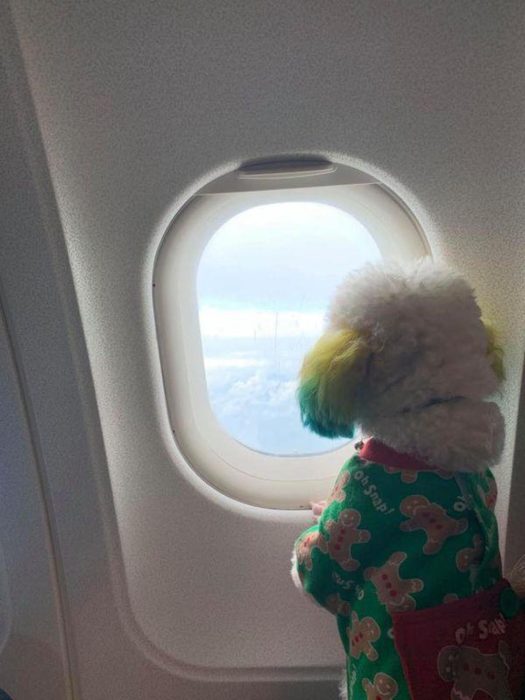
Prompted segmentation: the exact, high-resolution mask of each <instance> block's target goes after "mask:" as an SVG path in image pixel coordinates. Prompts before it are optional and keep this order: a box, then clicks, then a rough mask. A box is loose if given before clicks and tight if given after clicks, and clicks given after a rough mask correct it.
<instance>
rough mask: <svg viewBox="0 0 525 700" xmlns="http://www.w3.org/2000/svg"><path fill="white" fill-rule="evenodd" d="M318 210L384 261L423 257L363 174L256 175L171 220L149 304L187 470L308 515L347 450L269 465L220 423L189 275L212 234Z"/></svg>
mask: <svg viewBox="0 0 525 700" xmlns="http://www.w3.org/2000/svg"><path fill="white" fill-rule="evenodd" d="M290 201H294V202H319V203H325V204H328V205H331V206H334V207H337V208H339V209H341V210H343V211H346V212H348V213H349V214H351V215H352V216H353V217H354V218H356V219H357V220H359V221H360V222H361V223H362V224H363V225H364V226H365V227H366V228H367V229H368V231H369V233H370V234H371V235H372V237H373V238H374V240H375V242H376V244H377V246H378V248H379V250H380V252H381V255H382V257H383V258H384V259H386V260H398V261H407V260H410V259H414V258H420V257H422V256H425V255H428V254H429V249H428V246H427V244H426V242H425V239H424V236H423V235H422V233H421V230H420V228H419V226H418V225H417V223H416V221H415V219H414V218H413V217H412V216H411V215H410V214H409V213H408V212H407V210H406V208H405V207H404V206H403V205H402V204H401V203H400V202H399V200H398V199H397V198H396V197H395V196H393V195H392V194H391V193H390V192H388V191H387V190H386V189H385V188H384V187H383V186H382V185H380V184H379V183H377V181H375V180H373V179H372V178H370V177H369V176H367V175H366V174H364V173H362V172H361V171H358V170H354V169H353V168H348V167H346V166H341V165H335V164H331V163H321V164H300V165H298V164H293V165H287V164H278V165H277V166H273V165H271V166H266V167H265V166H256V167H255V168H253V169H247V170H240V171H236V172H234V173H230V174H229V175H226V176H224V177H223V178H220V179H218V180H216V181H214V182H213V183H211V184H210V185H209V186H207V187H205V188H204V189H203V190H201V191H200V192H199V193H198V194H197V195H196V196H195V197H194V198H193V199H192V200H191V201H190V202H189V204H188V205H187V206H186V207H185V208H184V210H183V211H182V212H181V213H180V214H179V215H178V216H177V217H176V219H175V220H174V222H173V223H172V225H171V226H170V228H169V230H168V231H167V234H166V236H165V238H164V240H163V243H162V245H161V248H160V250H159V254H158V257H157V262H156V265H155V272H154V304H155V317H156V325H157V335H158V341H159V347H160V355H161V364H162V370H163V378H164V390H165V395H166V401H167V407H168V412H169V417H170V423H171V427H172V431H173V434H174V437H175V440H176V441H177V443H178V445H179V447H180V449H181V452H182V453H183V454H184V456H185V458H186V459H187V460H188V463H189V464H190V465H191V466H192V467H193V469H194V470H195V471H196V472H197V473H199V474H200V475H201V477H202V478H204V479H205V480H206V481H207V482H208V483H210V484H211V485H212V486H214V487H215V488H216V489H218V490H219V491H221V492H222V493H224V494H226V495H228V496H230V497H232V498H235V499H236V500H239V501H242V502H244V503H247V504H251V505H255V506H262V507H265V508H280V509H299V508H308V507H309V505H308V504H309V502H310V501H311V500H315V499H320V498H325V497H326V494H327V493H328V492H329V490H330V487H331V485H332V483H333V480H334V478H335V476H336V475H337V473H338V472H339V470H340V468H341V466H342V464H343V462H344V461H345V460H346V459H348V458H349V456H350V455H351V452H352V450H351V449H350V448H349V446H348V445H344V446H343V447H341V448H339V449H336V450H333V451H332V452H325V453H323V454H320V455H307V456H284V457H280V456H276V455H268V454H263V453H260V452H256V451H254V450H251V449H250V448H248V447H246V446H244V445H242V444H241V443H239V442H237V441H236V440H235V439H234V438H233V437H231V436H230V435H229V434H228V433H226V432H225V430H224V429H223V428H222V427H221V426H220V424H219V423H218V421H217V419H216V417H215V415H214V413H213V410H212V408H211V406H210V403H209V399H208V389H207V383H206V375H205V368H204V359H203V352H202V345H201V339H200V324H199V306H198V299H197V284H196V282H197V270H198V265H199V261H200V257H201V255H202V252H203V250H204V248H205V246H206V244H207V243H208V241H209V240H210V238H211V237H212V236H213V234H214V233H215V232H216V231H217V230H218V229H219V228H220V227H221V226H222V225H223V224H224V223H225V222H226V221H228V220H229V219H231V218H232V217H233V216H235V215H237V214H239V213H240V212H241V211H244V210H246V209H250V208H252V207H255V206H259V205H262V204H272V203H276V202H290Z"/></svg>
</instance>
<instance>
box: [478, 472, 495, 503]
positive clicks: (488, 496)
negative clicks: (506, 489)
mask: <svg viewBox="0 0 525 700" xmlns="http://www.w3.org/2000/svg"><path fill="white" fill-rule="evenodd" d="M487 481H488V490H487V491H484V490H483V489H482V488H481V487H480V489H479V491H480V495H481V498H482V499H483V500H484V501H485V505H486V506H487V508H488V509H489V510H492V511H493V510H494V508H495V507H496V501H497V500H498V487H497V485H496V479H494V478H490V479H487Z"/></svg>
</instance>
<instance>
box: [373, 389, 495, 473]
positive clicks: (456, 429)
mask: <svg viewBox="0 0 525 700" xmlns="http://www.w3.org/2000/svg"><path fill="white" fill-rule="evenodd" d="M361 427H362V429H363V432H364V433H365V434H367V435H373V436H374V437H375V438H377V439H378V440H381V442H383V443H384V444H385V445H388V447H391V448H392V449H394V450H396V451H397V452H402V453H407V454H413V455H417V456H418V457H420V458H421V459H423V460H425V461H426V462H428V463H429V464H433V465H435V466H437V467H440V468H441V469H446V470H449V471H471V472H472V471H481V470H484V469H485V468H487V467H491V466H493V465H494V464H496V462H497V461H498V459H499V457H500V455H501V451H502V449H503V440H504V437H505V428H504V422H503V416H502V415H501V412H500V410H499V408H498V406H497V405H496V404H495V403H492V402H486V401H476V400H471V399H455V400H454V401H447V402H440V403H432V404H430V405H426V406H424V407H422V408H421V409H419V410H411V411H407V412H404V413H400V414H397V415H394V416H388V417H376V418H370V419H367V420H366V421H364V422H363V423H362V424H361Z"/></svg>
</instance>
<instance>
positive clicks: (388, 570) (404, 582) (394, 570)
mask: <svg viewBox="0 0 525 700" xmlns="http://www.w3.org/2000/svg"><path fill="white" fill-rule="evenodd" d="M406 558H407V555H406V554H405V553H404V552H394V554H392V555H391V557H390V558H389V559H388V560H387V562H386V563H385V564H383V566H381V567H379V568H377V567H375V566H371V567H369V568H368V569H365V572H364V577H365V579H366V580H369V581H372V583H373V584H374V586H375V587H376V591H377V597H378V598H379V602H380V603H383V605H385V606H386V608H387V610H388V612H389V613H390V614H392V613H395V612H406V611H407V610H414V609H415V607H416V601H415V600H414V598H412V596H411V595H410V594H411V593H418V592H419V591H422V590H423V587H424V585H423V581H422V580H421V579H419V578H408V579H403V578H401V576H400V575H399V567H400V566H401V564H402V563H403V562H404V561H405V559H406Z"/></svg>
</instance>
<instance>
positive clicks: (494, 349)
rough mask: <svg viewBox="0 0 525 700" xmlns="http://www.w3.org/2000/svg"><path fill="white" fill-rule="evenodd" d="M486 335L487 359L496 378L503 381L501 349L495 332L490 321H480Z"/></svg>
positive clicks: (503, 371) (503, 368) (503, 369)
mask: <svg viewBox="0 0 525 700" xmlns="http://www.w3.org/2000/svg"><path fill="white" fill-rule="evenodd" d="M482 323H483V325H484V326H485V332H486V334H487V357H488V359H489V362H490V365H491V367H492V369H493V371H494V374H495V375H496V377H497V378H498V379H499V380H500V381H503V379H505V367H504V365H503V348H502V347H501V345H500V344H499V342H498V336H497V334H496V330H495V329H494V326H493V325H492V323H491V322H490V321H487V320H486V319H482Z"/></svg>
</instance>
